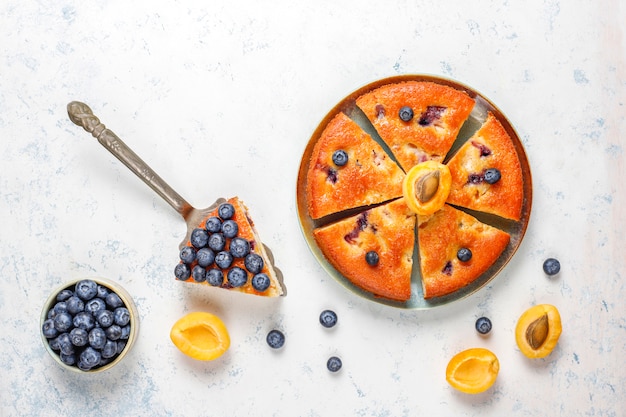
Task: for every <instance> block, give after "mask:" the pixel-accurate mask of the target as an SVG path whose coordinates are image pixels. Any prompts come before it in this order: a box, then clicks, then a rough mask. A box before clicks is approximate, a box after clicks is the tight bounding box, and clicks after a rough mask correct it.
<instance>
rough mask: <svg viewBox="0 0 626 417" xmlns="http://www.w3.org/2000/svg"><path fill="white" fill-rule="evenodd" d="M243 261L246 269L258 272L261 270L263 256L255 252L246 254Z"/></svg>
mask: <svg viewBox="0 0 626 417" xmlns="http://www.w3.org/2000/svg"><path fill="white" fill-rule="evenodd" d="M243 263H244V265H245V267H246V269H247V270H248V271H250V272H251V273H253V274H258V273H259V272H261V271H262V270H263V266H264V262H263V258H262V257H261V256H260V255H258V254H256V253H250V254H248V256H246V258H245V259H244V261H243Z"/></svg>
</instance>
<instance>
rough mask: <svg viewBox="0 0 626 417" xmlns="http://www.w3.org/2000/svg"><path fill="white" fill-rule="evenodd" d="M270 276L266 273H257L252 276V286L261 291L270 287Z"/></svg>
mask: <svg viewBox="0 0 626 417" xmlns="http://www.w3.org/2000/svg"><path fill="white" fill-rule="evenodd" d="M270 283H271V282H270V277H268V276H267V274H264V273H259V274H256V275H255V276H253V277H252V288H254V289H255V290H257V291H259V292H263V291H265V290H267V289H268V288H269V287H270Z"/></svg>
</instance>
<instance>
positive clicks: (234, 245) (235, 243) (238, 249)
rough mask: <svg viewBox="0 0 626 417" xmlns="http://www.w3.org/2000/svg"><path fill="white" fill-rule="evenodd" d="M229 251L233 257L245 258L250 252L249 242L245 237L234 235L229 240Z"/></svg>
mask: <svg viewBox="0 0 626 417" xmlns="http://www.w3.org/2000/svg"><path fill="white" fill-rule="evenodd" d="M229 251H230V254H231V255H233V257H234V258H245V257H246V255H248V254H249V253H250V242H248V241H247V240H246V239H243V238H240V237H235V238H233V240H231V241H230V248H229Z"/></svg>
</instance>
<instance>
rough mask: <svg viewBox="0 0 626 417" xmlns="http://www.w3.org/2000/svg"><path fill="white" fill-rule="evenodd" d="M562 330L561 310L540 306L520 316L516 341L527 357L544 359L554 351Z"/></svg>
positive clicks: (549, 305)
mask: <svg viewBox="0 0 626 417" xmlns="http://www.w3.org/2000/svg"><path fill="white" fill-rule="evenodd" d="M561 330H562V328H561V315H560V314H559V310H557V308H556V307H555V306H553V305H551V304H538V305H536V306H533V307H531V308H529V309H528V310H526V311H525V312H524V313H523V314H522V315H521V316H520V318H519V320H518V321H517V326H516V327H515V341H516V342H517V346H518V347H519V349H520V350H521V351H522V353H523V354H524V355H526V356H527V357H529V358H544V357H546V356H548V355H549V354H550V353H551V352H552V350H554V348H555V346H556V344H557V342H558V341H559V337H560V336H561Z"/></svg>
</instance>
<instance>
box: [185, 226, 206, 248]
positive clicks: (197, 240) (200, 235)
mask: <svg viewBox="0 0 626 417" xmlns="http://www.w3.org/2000/svg"><path fill="white" fill-rule="evenodd" d="M189 241H190V242H191V244H192V245H193V246H194V247H195V248H197V249H200V248H203V247H205V246H206V245H207V243H208V242H209V232H207V231H206V229H200V228H196V229H193V231H192V232H191V237H190V238H189Z"/></svg>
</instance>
